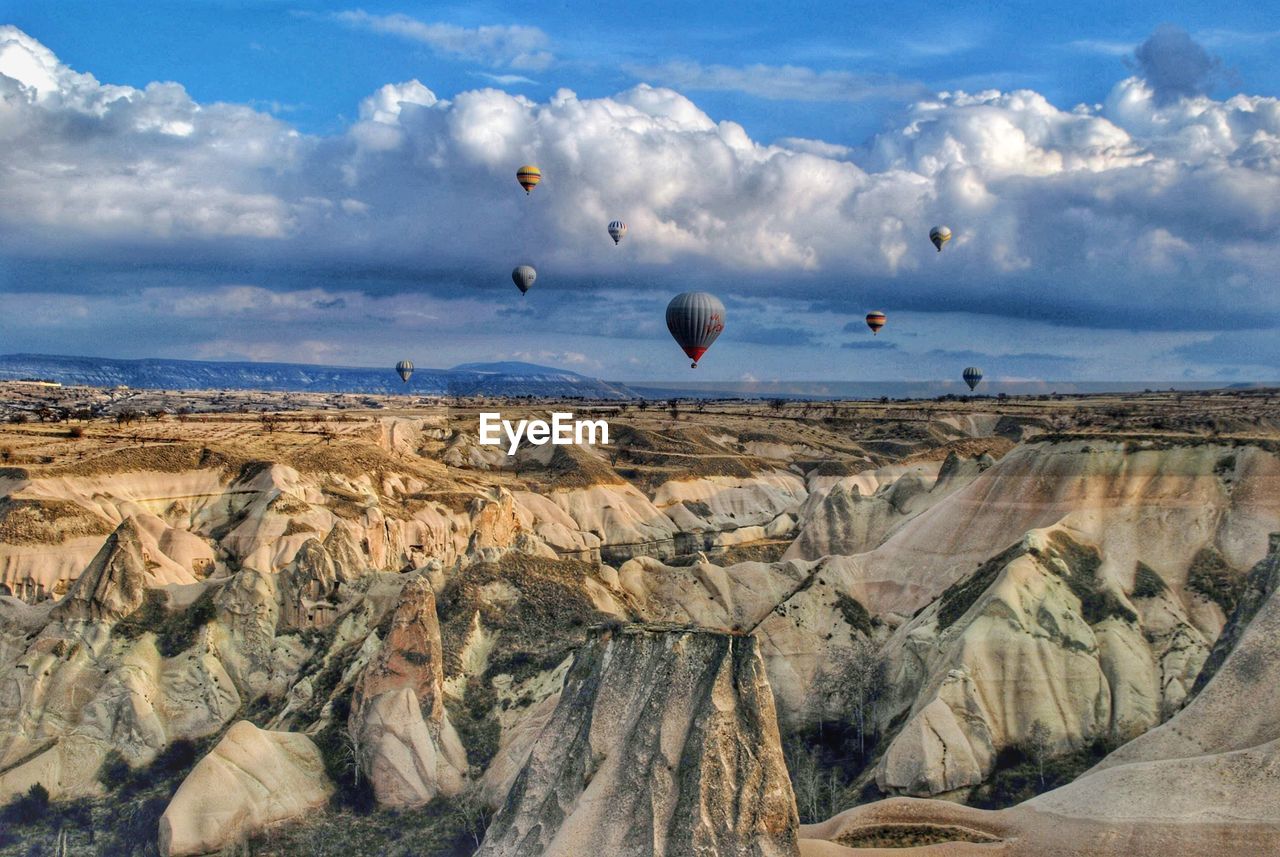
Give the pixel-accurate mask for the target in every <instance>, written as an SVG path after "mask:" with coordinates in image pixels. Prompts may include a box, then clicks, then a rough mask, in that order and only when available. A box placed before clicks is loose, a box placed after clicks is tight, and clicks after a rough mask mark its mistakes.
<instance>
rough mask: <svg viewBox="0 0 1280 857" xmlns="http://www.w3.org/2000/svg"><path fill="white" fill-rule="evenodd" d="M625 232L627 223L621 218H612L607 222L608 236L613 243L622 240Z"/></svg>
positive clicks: (615, 243)
mask: <svg viewBox="0 0 1280 857" xmlns="http://www.w3.org/2000/svg"><path fill="white" fill-rule="evenodd" d="M626 234H627V224H625V223H623V222H622V221H621V220H614V221H612V222H611V223H610V224H609V237H610V238H612V239H613V243H614V245H617V243H618V242H619V241H621V240H622V236H624V235H626Z"/></svg>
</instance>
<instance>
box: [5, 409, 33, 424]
mask: <svg viewBox="0 0 1280 857" xmlns="http://www.w3.org/2000/svg"><path fill="white" fill-rule="evenodd" d="M28 419H29V417H28V416H27V415H26V414H24V413H23V412H22V411H18V412H17V413H13V414H9V422H11V423H13V424H14V425H21V424H22V423H25V422H26V421H27V420H28Z"/></svg>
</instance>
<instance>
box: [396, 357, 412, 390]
mask: <svg viewBox="0 0 1280 857" xmlns="http://www.w3.org/2000/svg"><path fill="white" fill-rule="evenodd" d="M396 374H397V375H399V376H400V380H401V381H404V382H405V383H406V384H408V383H409V376H411V375H412V374H413V361H411V360H401V361H400V362H399V363H397V364H396Z"/></svg>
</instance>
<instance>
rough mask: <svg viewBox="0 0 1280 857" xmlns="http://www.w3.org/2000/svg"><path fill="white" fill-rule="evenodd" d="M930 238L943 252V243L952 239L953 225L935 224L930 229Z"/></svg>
mask: <svg viewBox="0 0 1280 857" xmlns="http://www.w3.org/2000/svg"><path fill="white" fill-rule="evenodd" d="M929 240H930V241H932V242H933V246H934V247H937V248H938V252H939V253H941V252H942V245H944V244H946V243H947V242H948V241H950V240H951V227H949V226H935V227H933V228H932V229H930V230H929Z"/></svg>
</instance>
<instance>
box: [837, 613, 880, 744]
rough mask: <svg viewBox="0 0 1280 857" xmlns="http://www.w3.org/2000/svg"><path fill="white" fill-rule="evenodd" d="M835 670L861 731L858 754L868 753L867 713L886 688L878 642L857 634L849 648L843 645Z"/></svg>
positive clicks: (846, 702)
mask: <svg viewBox="0 0 1280 857" xmlns="http://www.w3.org/2000/svg"><path fill="white" fill-rule="evenodd" d="M833 674H834V675H835V677H836V682H837V685H838V687H839V690H840V693H841V696H842V698H843V700H844V704H845V710H846V711H847V712H848V713H849V714H850V715H851V716H852V718H853V721H854V725H855V727H856V728H857V731H858V755H859V756H861V757H862V758H864V759H865V758H866V756H867V716H868V715H869V714H870V713H871V710H872V707H873V706H874V705H875V702H876V700H877V699H879V698H880V694H881V693H882V692H883V691H884V686H885V675H884V666H883V664H882V663H881V661H880V654H879V652H878V651H877V650H876V645H875V643H873V642H872V641H871V640H870V639H868V638H867V637H863V636H855V637H854V638H853V644H852V645H851V646H849V647H848V648H847V649H839V650H838V654H837V655H836V660H835V665H834V669H833Z"/></svg>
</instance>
